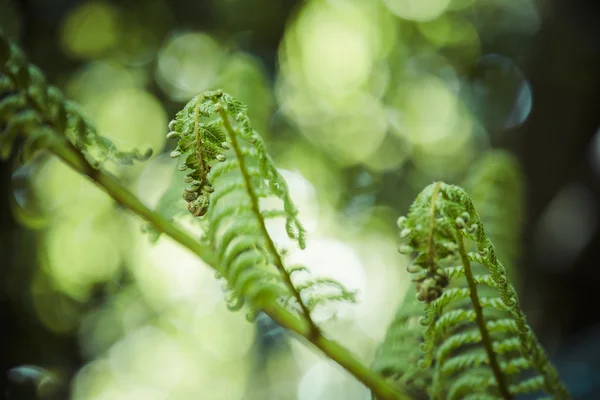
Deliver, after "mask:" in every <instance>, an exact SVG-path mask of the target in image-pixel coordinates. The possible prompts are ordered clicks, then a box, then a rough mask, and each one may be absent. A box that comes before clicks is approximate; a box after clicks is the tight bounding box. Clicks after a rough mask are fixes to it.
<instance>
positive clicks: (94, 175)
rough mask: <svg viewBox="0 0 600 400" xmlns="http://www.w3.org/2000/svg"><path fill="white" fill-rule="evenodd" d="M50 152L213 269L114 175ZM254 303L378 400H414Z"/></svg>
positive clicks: (280, 312)
mask: <svg viewBox="0 0 600 400" xmlns="http://www.w3.org/2000/svg"><path fill="white" fill-rule="evenodd" d="M47 149H48V150H49V151H50V152H52V153H53V154H54V155H56V156H57V157H58V158H60V159H61V160H63V161H64V162H65V163H66V164H67V165H69V166H70V167H71V168H73V169H74V170H75V171H77V172H78V173H80V174H82V175H84V176H86V177H88V178H89V179H91V180H92V181H93V182H94V183H95V184H96V185H98V186H99V187H100V188H102V189H103V190H104V191H105V192H106V193H108V194H109V195H110V196H111V197H112V198H113V199H114V200H115V201H117V202H118V203H119V204H120V205H121V206H123V207H125V208H127V209H128V210H130V211H131V212H133V213H134V214H137V215H138V216H140V217H141V218H142V219H144V220H146V221H147V222H148V223H150V224H151V225H152V226H153V227H154V228H155V229H156V230H158V231H160V232H162V233H165V234H166V235H168V236H170V237H171V238H172V239H173V240H175V241H176V242H179V244H181V245H182V246H184V247H186V248H187V249H189V250H190V251H191V252H192V253H194V254H195V255H197V256H198V257H199V258H200V259H201V260H202V261H204V262H205V263H206V264H208V265H209V266H211V268H214V267H213V262H212V261H213V260H212V259H211V256H210V254H212V252H211V250H210V249H209V248H208V246H206V245H203V244H202V243H200V242H199V241H198V240H197V239H195V238H193V237H191V236H190V235H188V234H187V233H185V232H184V231H183V230H181V229H179V228H178V227H176V226H175V225H174V224H173V223H172V222H171V221H169V220H167V219H166V218H164V217H163V216H161V215H160V214H158V213H156V212H154V211H152V210H151V209H149V208H148V207H146V206H145V205H144V204H143V203H142V202H141V201H140V200H139V199H138V198H137V197H136V196H135V195H133V194H132V193H131V192H130V191H128V190H127V189H126V188H124V187H123V186H121V185H120V184H119V182H118V181H117V179H116V178H114V177H113V176H112V175H110V174H108V173H106V172H103V171H100V170H99V169H96V168H94V167H93V166H92V165H91V164H90V163H89V162H88V161H87V160H86V159H85V157H84V156H83V155H82V154H81V153H80V152H79V151H78V150H77V149H76V148H74V147H73V146H72V145H71V144H70V143H68V142H66V141H51V142H50V143H49V144H48V147H47ZM258 302H259V303H260V304H254V306H256V307H258V309H260V310H262V311H263V312H264V313H265V314H267V315H268V316H269V317H271V318H272V319H273V320H274V321H275V322H277V323H278V324H279V325H281V326H282V327H284V328H285V329H287V330H289V331H292V332H295V333H297V334H299V335H301V336H302V337H304V338H305V339H306V340H308V341H310V342H311V343H312V344H314V345H315V346H316V347H317V348H319V349H320V350H321V351H322V352H323V353H324V354H325V355H327V356H328V357H329V358H331V359H332V360H333V361H335V362H336V363H338V364H339V365H340V366H342V367H343V368H344V369H346V370H347V371H348V372H349V373H350V374H351V375H353V376H354V377H355V378H356V379H358V380H359V381H360V382H362V383H363V384H364V385H365V386H366V387H367V388H369V389H370V390H371V391H372V393H373V394H374V395H375V396H376V397H377V398H378V399H379V400H411V398H410V397H409V396H407V395H406V394H403V393H400V392H399V391H397V390H396V389H394V388H393V387H392V386H391V385H390V384H389V383H388V382H387V381H386V380H385V379H383V377H381V376H380V375H378V374H377V373H376V372H374V371H371V370H370V369H369V368H368V367H367V366H365V365H364V364H363V363H362V362H361V361H359V360H358V359H357V358H356V357H355V356H354V355H353V354H352V353H351V352H350V351H349V350H348V349H346V348H345V347H343V346H342V345H340V344H338V343H337V342H335V341H333V340H330V339H327V338H325V337H324V336H323V335H322V334H320V333H319V334H318V335H313V332H312V330H311V328H310V326H309V324H308V323H307V322H306V321H304V320H301V319H299V318H298V317H296V316H295V315H293V314H292V313H290V312H289V311H287V310H286V309H285V308H283V307H282V306H281V305H279V304H278V303H277V298H276V297H275V294H266V295H265V296H263V297H262V298H261V299H259V301H258Z"/></svg>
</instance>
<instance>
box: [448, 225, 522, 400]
mask: <svg viewBox="0 0 600 400" xmlns="http://www.w3.org/2000/svg"><path fill="white" fill-rule="evenodd" d="M456 242H457V243H458V252H459V254H460V259H461V261H462V264H463V267H464V269H465V277H466V278H467V284H468V285H469V292H470V296H471V303H472V304H473V310H474V311H475V322H476V323H477V326H478V327H479V332H480V333H481V342H482V344H483V346H484V348H485V352H486V353H487V356H488V360H489V362H490V367H491V369H492V372H493V373H494V377H495V378H496V382H498V390H499V391H500V395H501V396H502V397H503V398H504V399H507V400H508V399H511V398H512V396H511V394H510V391H509V389H508V385H507V384H506V380H505V378H504V374H503V372H502V369H500V364H499V363H498V359H497V358H496V353H494V348H493V346H492V340H491V338H490V333H489V332H488V330H487V326H486V324H485V317H484V315H483V309H482V307H481V303H480V302H479V296H478V295H477V284H476V283H475V279H474V278H473V271H472V270H471V261H470V260H469V255H468V252H467V249H466V248H465V242H464V239H463V235H462V232H461V231H460V230H459V229H458V228H457V229H456Z"/></svg>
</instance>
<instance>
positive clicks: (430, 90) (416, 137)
mask: <svg viewBox="0 0 600 400" xmlns="http://www.w3.org/2000/svg"><path fill="white" fill-rule="evenodd" d="M402 91H403V92H404V93H403V96H405V97H404V104H403V107H402V115H403V121H404V126H405V132H406V134H407V135H408V136H409V137H410V140H411V141H412V142H413V143H417V144H421V145H427V144H431V143H435V142H438V141H440V140H443V139H444V138H446V137H447V136H449V135H452V133H453V132H454V128H455V127H456V124H457V123H458V118H459V116H458V110H457V108H458V104H457V103H458V99H457V98H456V96H455V95H454V94H453V93H451V92H450V90H448V88H447V87H446V86H445V85H444V83H443V82H442V81H441V80H439V79H437V78H434V77H429V76H427V77H423V78H422V79H419V80H414V81H412V82H409V83H408V87H405V88H402Z"/></svg>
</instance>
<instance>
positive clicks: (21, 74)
mask: <svg viewBox="0 0 600 400" xmlns="http://www.w3.org/2000/svg"><path fill="white" fill-rule="evenodd" d="M0 122H1V123H0V131H1V134H0V159H3V160H6V159H8V158H9V157H10V155H11V153H12V151H13V149H14V148H15V146H14V145H15V142H17V141H18V140H19V138H20V136H23V143H22V144H21V145H20V146H18V148H19V154H20V158H21V161H23V162H27V161H28V160H29V159H31V157H32V156H33V154H34V153H35V152H36V150H38V149H41V148H44V147H48V146H49V145H50V144H51V143H54V144H64V145H65V146H73V147H74V148H76V149H77V150H79V151H80V152H82V153H83V154H84V155H85V156H86V158H87V160H88V162H90V163H91V164H92V165H95V166H98V165H100V164H101V163H102V162H104V161H106V160H108V159H110V160H114V161H117V162H119V163H121V164H132V163H133V162H134V161H136V160H146V159H148V158H149V157H150V156H151V155H152V152H151V151H150V150H148V151H146V152H145V153H144V154H141V153H140V152H139V151H137V150H134V151H131V152H122V151H119V150H118V149H117V148H116V146H115V145H114V144H113V143H112V142H111V141H110V140H109V139H107V138H105V137H102V136H100V135H98V134H97V133H96V131H95V129H94V128H93V126H92V125H91V124H90V123H89V122H88V121H87V119H86V118H85V117H84V116H83V115H82V114H81V112H80V111H79V110H78V108H77V106H76V105H75V104H73V103H72V102H70V101H68V100H65V98H64V96H63V94H62V93H61V92H60V90H58V89H57V88H56V87H54V86H52V85H49V84H47V83H46V79H45V77H44V74H43V73H42V72H41V71H40V70H39V69H38V68H37V67H35V66H33V65H31V64H29V63H28V62H27V60H26V58H25V56H24V55H23V53H22V52H21V50H20V49H19V48H18V47H17V46H16V45H14V44H13V43H11V42H10V41H9V40H8V39H6V38H5V37H4V36H3V34H2V32H0Z"/></svg>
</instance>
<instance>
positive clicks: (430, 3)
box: [384, 0, 451, 21]
mask: <svg viewBox="0 0 600 400" xmlns="http://www.w3.org/2000/svg"><path fill="white" fill-rule="evenodd" d="M450 1H451V0H427V1H422V0H384V2H385V4H386V5H387V7H388V8H389V9H390V11H391V12H393V13H394V14H396V15H397V16H399V17H400V18H404V19H408V20H412V21H430V20H432V19H434V18H437V17H439V16H440V15H442V14H443V13H444V11H446V8H447V7H448V5H449V4H450Z"/></svg>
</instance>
